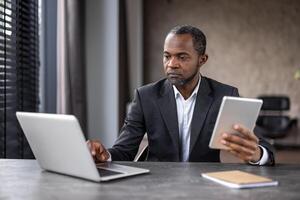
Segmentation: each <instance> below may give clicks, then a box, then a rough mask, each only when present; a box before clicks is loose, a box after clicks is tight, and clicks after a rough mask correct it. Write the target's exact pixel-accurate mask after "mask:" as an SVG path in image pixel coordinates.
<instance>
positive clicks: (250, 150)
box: [221, 140, 256, 155]
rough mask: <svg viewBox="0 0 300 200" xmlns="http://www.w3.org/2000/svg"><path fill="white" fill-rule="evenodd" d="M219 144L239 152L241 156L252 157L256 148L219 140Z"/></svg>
mask: <svg viewBox="0 0 300 200" xmlns="http://www.w3.org/2000/svg"><path fill="white" fill-rule="evenodd" d="M221 142H222V144H224V145H225V146H227V147H229V148H230V149H232V150H235V151H237V152H241V153H243V154H249V155H252V154H254V153H255V150H256V148H255V147H253V146H250V147H248V146H246V145H242V144H240V143H235V142H232V141H228V140H221ZM243 144H244V143H243Z"/></svg>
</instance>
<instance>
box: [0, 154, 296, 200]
mask: <svg viewBox="0 0 300 200" xmlns="http://www.w3.org/2000/svg"><path fill="white" fill-rule="evenodd" d="M122 164H126V165H131V166H137V167H143V168H148V169H150V170H151V173H150V174H145V175H139V176H136V177H130V178H125V179H119V180H114V181H111V182H105V183H94V182H90V181H85V180H82V179H77V178H73V177H68V176H62V175H58V174H54V173H50V172H46V171H42V170H40V168H39V166H38V164H37V162H36V161H35V160H3V159H2V160H1V159H0V199H32V200H34V199H37V200H41V199H42V200H48V199H49V200H50V199H74V200H76V199H98V200H100V199H101V200H102V199H105V200H106V199H120V200H126V199H130V200H135V199H138V200H144V199H146V200H147V199H164V200H166V199H180V200H183V199H187V200H189V199H197V200H199V199H203V200H207V199H222V200H223V199H224V200H226V199H228V200H229V199H230V200H234V199H239V200H240V199H243V200H246V199H266V200H267V199H271V200H276V199H299V198H300V165H291V164H289V165H278V166H276V167H255V166H249V165H243V164H221V163H158V162H156V163H154V162H140V163H132V162H122ZM232 169H240V170H244V171H248V172H252V173H255V174H259V175H263V176H267V177H270V178H273V179H275V180H278V181H279V186H277V187H265V188H256V189H243V190H237V189H231V188H227V187H224V186H222V185H219V184H217V183H215V182H212V181H209V180H206V179H203V178H202V177H201V176H200V173H201V172H209V171H219V170H232Z"/></svg>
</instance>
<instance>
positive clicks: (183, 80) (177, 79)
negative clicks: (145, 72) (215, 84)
mask: <svg viewBox="0 0 300 200" xmlns="http://www.w3.org/2000/svg"><path fill="white" fill-rule="evenodd" d="M198 74H199V71H198V70H195V72H194V73H193V74H192V75H191V76H189V77H187V78H180V77H176V76H175V77H172V74H167V79H168V80H169V81H170V82H171V83H172V85H175V86H178V87H181V86H184V85H186V84H188V83H189V82H191V81H192V80H193V79H194V78H195V76H197V75H198Z"/></svg>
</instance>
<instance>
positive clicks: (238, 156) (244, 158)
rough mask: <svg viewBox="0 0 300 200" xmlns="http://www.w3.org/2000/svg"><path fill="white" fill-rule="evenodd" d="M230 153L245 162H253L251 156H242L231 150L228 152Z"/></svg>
mask: <svg viewBox="0 0 300 200" xmlns="http://www.w3.org/2000/svg"><path fill="white" fill-rule="evenodd" d="M228 152H229V153H231V154H232V155H234V156H235V157H237V158H239V159H241V160H243V161H245V162H249V161H251V160H252V156H251V155H245V154H241V153H239V152H237V151H234V150H229V151H228Z"/></svg>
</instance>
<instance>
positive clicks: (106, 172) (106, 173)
mask: <svg viewBox="0 0 300 200" xmlns="http://www.w3.org/2000/svg"><path fill="white" fill-rule="evenodd" d="M97 169H98V172H99V174H100V176H101V177H104V176H111V175H117V174H123V173H121V172H116V171H112V170H108V169H103V168H97Z"/></svg>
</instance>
